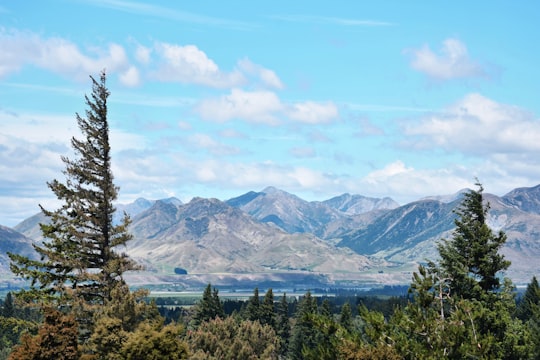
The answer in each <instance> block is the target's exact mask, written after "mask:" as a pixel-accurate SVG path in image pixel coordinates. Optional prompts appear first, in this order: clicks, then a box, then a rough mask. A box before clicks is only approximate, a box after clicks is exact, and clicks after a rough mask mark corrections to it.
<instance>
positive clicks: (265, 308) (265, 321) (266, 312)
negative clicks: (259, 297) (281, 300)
mask: <svg viewBox="0 0 540 360" xmlns="http://www.w3.org/2000/svg"><path fill="white" fill-rule="evenodd" d="M274 308H275V306H274V293H273V291H272V289H271V288H270V289H268V290H267V291H266V294H264V299H263V302H262V304H260V306H259V322H260V323H261V325H269V326H270V327H272V329H274V330H275V331H277V328H276V313H275V309H274Z"/></svg>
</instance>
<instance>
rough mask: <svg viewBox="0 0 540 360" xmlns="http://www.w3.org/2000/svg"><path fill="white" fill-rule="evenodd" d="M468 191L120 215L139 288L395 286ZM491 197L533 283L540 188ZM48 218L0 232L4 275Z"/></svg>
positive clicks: (145, 204) (146, 206) (152, 203)
mask: <svg viewBox="0 0 540 360" xmlns="http://www.w3.org/2000/svg"><path fill="white" fill-rule="evenodd" d="M464 191H465V190H464ZM464 191H460V192H458V193H456V194H452V195H443V196H432V197H428V198H424V199H420V200H418V201H414V202H411V203H408V204H405V205H401V206H400V205H399V204H398V203H396V202H395V201H393V200H392V199H391V198H382V199H378V198H369V197H364V196H361V195H351V194H343V195H340V196H337V197H334V198H332V199H328V200H325V201H306V200H303V199H301V198H299V197H297V196H296V195H293V194H290V193H287V192H285V191H282V190H279V189H276V188H274V187H268V188H266V189H264V190H262V191H260V192H254V191H251V192H248V193H246V194H243V195H241V196H238V197H235V198H232V199H229V200H226V201H221V200H217V199H206V198H194V199H192V200H191V201H190V202H189V203H186V204H184V203H182V202H181V201H180V200H178V199H175V198H169V199H163V200H146V199H138V200H136V201H135V202H133V203H131V204H118V205H117V210H118V211H117V213H118V216H120V214H121V213H123V212H126V213H128V214H129V215H130V216H131V218H132V220H133V222H132V224H131V225H130V232H131V233H132V234H133V236H134V238H133V240H132V241H131V242H130V243H129V245H128V247H127V249H126V250H127V252H128V254H130V255H131V256H132V257H133V258H134V259H136V260H137V261H138V262H140V263H141V264H143V265H144V266H145V268H146V271H143V272H140V273H137V274H131V275H130V278H129V280H130V281H132V282H134V283H141V282H142V283H144V282H150V283H167V282H174V283H176V284H180V286H186V287H189V285H190V284H194V283H198V284H201V283H205V282H206V281H212V282H213V283H214V284H216V283H222V284H230V283H236V284H238V283H245V282H249V281H251V282H255V283H257V282H260V281H274V282H293V283H298V282H300V283H303V284H306V283H308V284H315V285H318V284H322V285H325V284H326V285H332V286H335V285H336V284H342V285H343V286H352V285H358V284H373V283H379V284H389V283H392V284H396V283H408V282H410V278H411V271H413V270H414V269H415V268H416V267H417V265H418V264H419V263H422V262H425V261H426V260H428V259H429V260H436V258H437V248H436V243H437V242H438V241H440V240H441V239H445V238H450V237H451V236H452V231H453V229H454V219H455V213H454V210H455V209H456V208H457V207H458V206H459V204H460V203H461V200H462V197H463V193H464ZM484 197H485V199H486V201H487V202H489V205H490V211H489V213H488V223H489V225H490V227H491V228H492V229H493V230H495V231H498V230H503V231H504V232H505V233H506V234H507V236H508V240H507V243H506V244H505V246H504V248H503V250H502V252H503V253H504V254H505V256H506V257H507V259H509V260H510V261H511V262H512V265H511V267H510V269H509V270H508V272H507V274H506V275H507V276H509V277H510V278H512V280H514V281H515V282H516V283H527V282H528V281H530V279H531V277H532V276H533V275H536V274H538V273H539V270H540V264H539V262H538V259H539V258H540V185H538V186H535V187H529V188H517V189H515V190H512V191H511V192H509V193H508V194H506V195H504V196H501V197H499V196H496V195H492V194H486V193H485V194H484ZM118 219H119V217H118V218H115V221H118ZM45 221H46V219H45V218H44V217H43V215H42V214H36V215H35V216H33V217H31V218H29V219H26V220H25V221H23V222H21V223H20V224H18V225H17V226H15V228H14V229H9V228H6V227H0V272H4V273H6V272H7V271H8V268H9V266H8V263H7V260H6V256H5V252H6V251H15V252H21V253H24V254H30V255H31V254H32V251H33V250H32V247H31V244H32V242H34V241H38V242H39V241H42V239H41V235H40V232H39V226H38V224H39V223H40V222H41V223H42V222H45ZM183 272H187V274H186V275H177V274H178V273H183ZM175 273H176V274H175Z"/></svg>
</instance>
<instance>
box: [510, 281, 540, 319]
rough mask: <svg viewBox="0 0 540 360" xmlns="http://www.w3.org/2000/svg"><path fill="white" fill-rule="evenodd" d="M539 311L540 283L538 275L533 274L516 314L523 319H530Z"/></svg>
mask: <svg viewBox="0 0 540 360" xmlns="http://www.w3.org/2000/svg"><path fill="white" fill-rule="evenodd" d="M539 311H540V285H538V280H537V279H536V276H533V277H532V279H531V282H530V283H529V284H527V289H526V290H525V293H524V294H523V298H522V299H521V301H520V303H519V306H518V308H517V309H516V316H517V317H518V318H519V319H521V320H523V321H528V320H529V319H531V318H532V317H533V316H534V315H535V312H539Z"/></svg>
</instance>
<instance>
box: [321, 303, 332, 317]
mask: <svg viewBox="0 0 540 360" xmlns="http://www.w3.org/2000/svg"><path fill="white" fill-rule="evenodd" d="M321 315H322V316H324V317H327V318H331V317H332V306H331V305H330V301H329V300H328V299H324V300H323V302H322V304H321Z"/></svg>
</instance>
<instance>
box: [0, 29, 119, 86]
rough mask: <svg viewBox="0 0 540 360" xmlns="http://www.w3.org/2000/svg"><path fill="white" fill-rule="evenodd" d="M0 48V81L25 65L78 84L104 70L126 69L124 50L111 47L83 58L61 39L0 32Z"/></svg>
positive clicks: (80, 53)
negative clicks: (78, 80) (73, 80)
mask: <svg viewBox="0 0 540 360" xmlns="http://www.w3.org/2000/svg"><path fill="white" fill-rule="evenodd" d="M0 48H1V49H2V51H1V52H0V77H2V76H6V75H8V74H10V73H12V72H15V71H18V70H20V69H21V68H22V67H23V66H24V65H27V64H30V65H34V66H37V67H40V68H42V69H46V70H50V71H53V72H55V73H57V74H62V75H64V76H70V77H74V78H76V79H80V80H86V79H88V75H89V74H97V73H99V72H100V71H101V70H102V69H104V68H105V69H107V71H108V72H109V73H112V72H116V71H122V70H126V69H127V68H128V60H127V56H126V53H125V51H124V48H123V47H122V46H120V45H118V44H114V43H112V44H110V45H109V46H108V48H106V49H99V48H93V49H89V50H88V51H87V52H88V54H85V53H83V51H81V49H79V47H78V46H77V45H76V44H74V43H72V42H70V41H68V40H65V39H62V38H58V37H51V38H42V37H40V36H39V35H36V34H33V33H29V32H21V31H10V32H8V31H6V30H1V29H0Z"/></svg>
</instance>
